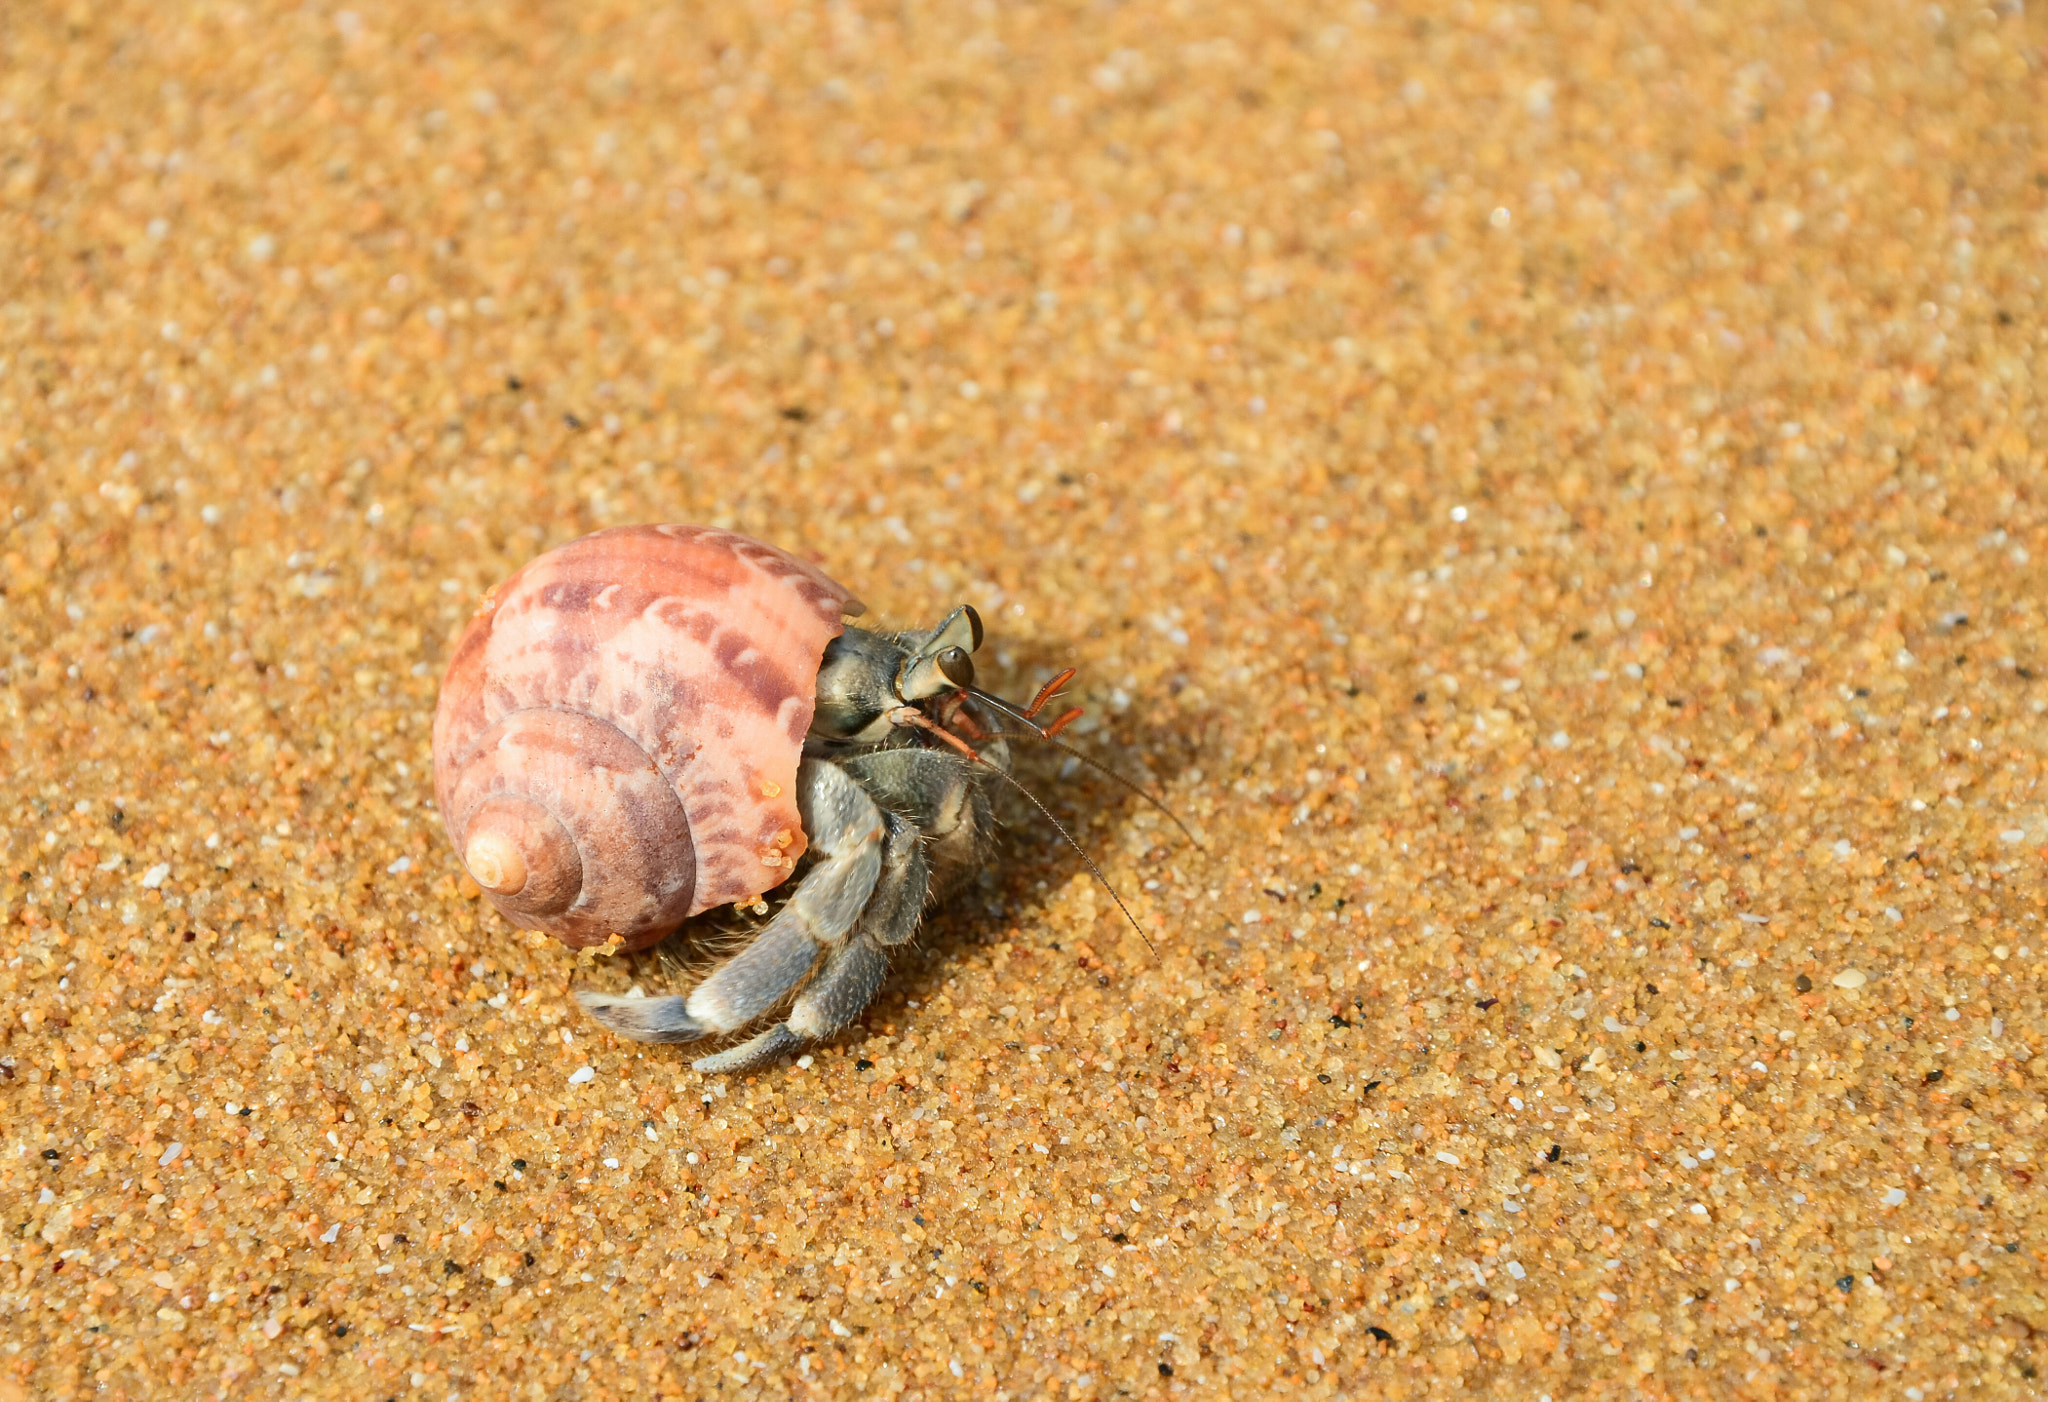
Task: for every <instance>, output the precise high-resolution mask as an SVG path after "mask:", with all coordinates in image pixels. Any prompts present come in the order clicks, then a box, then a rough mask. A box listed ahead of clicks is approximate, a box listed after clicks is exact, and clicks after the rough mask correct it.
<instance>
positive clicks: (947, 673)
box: [932, 647, 974, 687]
mask: <svg viewBox="0 0 2048 1402" xmlns="http://www.w3.org/2000/svg"><path fill="white" fill-rule="evenodd" d="M932 660H933V661H935V662H937V663H938V664H939V674H940V675H941V676H943V677H945V679H946V680H947V681H949V682H951V683H953V685H955V686H958V687H969V686H973V685H974V659H973V658H971V657H969V656H968V655H967V651H966V649H965V648H957V647H949V648H947V649H946V650H945V651H944V652H942V653H940V654H939V655H938V656H937V657H936V658H934V659H932Z"/></svg>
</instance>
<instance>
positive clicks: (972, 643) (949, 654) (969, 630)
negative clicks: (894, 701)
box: [896, 604, 981, 701]
mask: <svg viewBox="0 0 2048 1402" xmlns="http://www.w3.org/2000/svg"><path fill="white" fill-rule="evenodd" d="M906 641H914V645H915V647H916V651H914V652H912V653H911V654H910V655H909V656H908V657H906V658H905V659H904V660H903V665H902V667H901V668H899V669H898V671H897V673H896V694H897V695H898V696H901V697H902V698H903V699H904V700H905V701H923V700H925V699H927V698H928V697H933V696H937V695H938V694H939V693H940V692H942V691H950V690H953V689H954V688H957V687H964V686H968V685H971V684H972V683H973V681H974V659H973V658H971V657H969V656H968V654H969V653H970V652H972V651H974V649H975V648H977V647H979V646H981V618H980V616H979V615H978V614H976V613H975V611H974V610H973V609H971V608H969V607H967V605H965V604H962V605H961V606H960V607H959V608H956V609H954V610H953V611H952V612H951V613H950V614H947V615H946V621H945V622H944V623H941V624H940V625H939V626H938V627H936V628H934V629H932V631H931V632H929V633H913V634H909V635H907V637H906Z"/></svg>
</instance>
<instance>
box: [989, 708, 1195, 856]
mask: <svg viewBox="0 0 2048 1402" xmlns="http://www.w3.org/2000/svg"><path fill="white" fill-rule="evenodd" d="M975 695H976V696H981V693H980V692H976V693H975ZM983 699H985V700H991V701H993V700H995V698H994V697H984V698H983ZM997 704H998V705H1000V704H1001V703H1000V702H997ZM995 734H997V735H1000V736H1001V737H1003V738H1004V739H1005V740H1037V741H1040V742H1042V743H1044V744H1047V745H1050V746H1052V747H1053V748H1054V749H1056V750H1058V751H1059V752H1060V753H1062V754H1068V755H1072V756H1073V757H1074V758H1075V759H1077V760H1079V761H1081V763H1083V764H1085V765H1087V766H1088V767H1089V768H1090V769H1092V770H1094V771H1095V772H1096V773H1097V774H1100V775H1102V776H1103V777H1104V778H1105V779H1108V780H1111V781H1112V782H1114V783H1116V784H1118V785H1120V786H1121V787H1123V788H1125V789H1128V790H1129V791H1130V792H1132V793H1134V794H1136V795H1137V796H1138V797H1139V798H1142V799H1144V800H1145V802H1147V803H1149V804H1151V805H1152V806H1153V807H1154V808H1157V809H1158V810H1159V811H1160V812H1162V813H1164V814H1165V815H1166V816H1167V817H1169V818H1171V819H1172V820H1173V825H1174V826H1175V827H1177V828H1179V829H1180V835H1181V836H1182V837H1185V838H1186V839H1187V840H1188V841H1189V842H1191V843H1193V844H1194V847H1195V850H1196V851H1197V852H1206V851H1208V850H1209V849H1208V848H1207V847H1204V846H1203V845H1202V839H1200V838H1199V837H1196V836H1195V834H1194V832H1193V831H1192V830H1191V829H1190V828H1189V827H1188V825H1187V824H1186V823H1184V822H1182V821H1181V816H1180V814H1178V813H1176V812H1174V811H1173V810H1172V809H1171V808H1168V807H1167V806H1166V801H1165V800H1164V799H1162V798H1160V797H1158V796H1157V795H1156V794H1154V793H1152V792H1151V791H1150V790H1149V789H1147V788H1145V786H1144V785H1142V784H1140V783H1138V782H1137V781H1136V780H1135V779H1128V778H1126V777H1124V776H1123V775H1122V774H1119V773H1117V772H1116V771H1115V770H1114V769H1111V768H1110V767H1109V766H1108V765H1106V764H1104V763H1103V762H1102V761H1101V760H1099V759H1095V758H1093V757H1091V756H1089V755H1087V754H1084V753H1082V752H1081V751H1080V750H1077V749H1075V748H1074V747H1073V746H1072V745H1069V744H1068V743H1067V742H1066V741H1064V740H1059V739H1055V738H1054V737H1053V736H1050V735H1048V734H1046V733H1045V732H1044V731H1043V730H1039V729H1036V728H1035V727H1034V728H1032V729H1029V730H998V731H996V732H995Z"/></svg>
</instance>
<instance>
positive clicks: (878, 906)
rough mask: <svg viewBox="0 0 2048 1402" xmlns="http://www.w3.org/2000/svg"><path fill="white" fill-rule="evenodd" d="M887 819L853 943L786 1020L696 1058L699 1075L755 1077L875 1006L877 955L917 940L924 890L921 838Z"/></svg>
mask: <svg viewBox="0 0 2048 1402" xmlns="http://www.w3.org/2000/svg"><path fill="white" fill-rule="evenodd" d="M887 816H888V823H889V838H888V841H887V843H886V844H885V845H884V847H883V850H882V872H881V877H880V879H879V880H877V881H876V882H875V890H874V895H873V896H871V897H870V898H869V900H868V906H867V909H866V910H865V911H863V912H862V913H861V917H860V924H859V925H858V926H857V927H856V928H855V930H854V934H853V937H852V938H851V939H849V940H847V941H846V942H845V943H844V944H841V945H839V946H837V947H836V948H834V949H832V950H831V951H830V952H828V953H827V954H826V956H825V962H824V964H823V966H822V967H820V969H819V970H818V976H817V978H815V979H813V980H812V981H811V984H810V986H809V987H808V988H806V989H804V991H803V992H801V993H799V994H798V995H797V997H796V1002H795V1003H793V1004H792V1005H791V1006H790V1010H789V1017H788V1018H787V1019H786V1020H784V1021H782V1022H779V1023H777V1024H776V1025H775V1026H773V1027H771V1028H769V1029H768V1030H767V1031H765V1032H762V1033H760V1034H759V1035H758V1036H755V1037H752V1038H750V1039H748V1040H747V1041H744V1042H742V1043H740V1044H739V1045H738V1046H736V1047H732V1048H729V1049H727V1050H725V1051H722V1052H719V1053H717V1054H716V1055H714V1056H707V1057H703V1058H701V1059H699V1060H698V1061H697V1062H696V1067H697V1069H698V1070H699V1071H703V1072H706V1073H708V1074H712V1075H724V1074H731V1073H733V1072H743V1071H753V1070H757V1069H759V1068H760V1067H763V1066H766V1065H768V1064H769V1063H770V1062H772V1061H774V1060H775V1059H776V1058H778V1057H781V1056H786V1055H788V1054H789V1053H791V1052H794V1051H798V1050H800V1049H802V1048H803V1047H804V1046H806V1045H808V1044H809V1043H812V1042H822V1041H824V1040H825V1039H826V1038H828V1037H833V1036H836V1035H838V1033H839V1032H840V1031H841V1030H842V1029H844V1028H845V1027H846V1025H847V1024H848V1023H850V1022H852V1021H853V1020H854V1019H855V1018H857V1017H859V1016H860V1015H861V1012H862V1010H863V1009H865V1008H866V1007H867V1005H868V1004H869V1003H871V1002H873V1001H874V998H875V994H876V993H878V992H880V991H881V987H882V981H883V979H885V978H886V977H887V976H888V973H889V960H888V956H887V955H885V954H884V953H883V952H882V949H883V947H884V946H887V945H896V944H902V943H903V942H904V941H905V940H907V939H909V938H910V937H911V936H912V935H913V934H915V933H917V927H918V924H919V922H920V921H922V920H923V919H924V904H925V896H926V894H927V892H928V891H929V889H930V874H929V870H928V868H927V867H926V865H925V859H924V840H923V838H922V837H921V835H920V834H919V833H918V831H917V829H916V828H914V827H912V826H911V825H910V824H909V823H908V822H906V821H904V820H903V819H901V818H898V817H896V816H895V815H893V814H890V815H887Z"/></svg>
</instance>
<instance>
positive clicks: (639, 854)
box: [434, 526, 859, 948]
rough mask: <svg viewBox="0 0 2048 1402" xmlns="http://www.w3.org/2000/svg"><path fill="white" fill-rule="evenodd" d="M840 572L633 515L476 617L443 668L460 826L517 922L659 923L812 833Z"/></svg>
mask: <svg viewBox="0 0 2048 1402" xmlns="http://www.w3.org/2000/svg"><path fill="white" fill-rule="evenodd" d="M858 607H859V606H858V605H857V604H853V603H852V602H851V599H850V596H849V595H848V594H847V592H846V591H845V590H844V589H841V588H840V587H839V586H838V585H836V584H834V583H833V582H832V581H831V580H829V579H827V578H826V577H825V576H824V575H822V574H820V573H819V572H818V571H817V570H815V569H813V568H812V567H811V566H809V565H806V564H804V563H803V562H802V561H799V560H796V559H794V558H793V557H791V556H788V555H785V554H784V553H783V552H781V551H779V550H776V549H774V548H773V547H771V546H767V545H763V544H761V543H760V542H758V541H753V540H749V539H747V538H746V537H744V536H739V535H734V534H732V533H731V532H727V531H717V530H709V529H705V528H701V527H693V526H638V527H625V528H622V529H618V530H611V531H601V532H599V533H597V534H596V535H592V536H586V537H584V538H583V539H581V540H578V541H572V542H571V543H570V544H568V545H565V546H563V547H561V548H560V549H558V550H555V551H551V552H550V553H548V554H546V555H543V556H541V557H540V558H539V559H537V560H535V561H533V562H532V563H531V564H529V565H527V566H526V568H525V569H523V570H521V571H520V572H519V573H518V574H516V575H514V576H513V578H512V579H511V580H509V581H507V582H506V584H505V585H504V586H502V587H501V588H500V589H499V590H498V591H496V594H495V597H494V598H493V599H492V600H491V601H489V602H488V603H487V604H486V606H485V608H484V609H483V610H481V611H480V612H479V613H478V615H477V617H476V618H474V619H473V620H471V623H470V625H469V628H468V630H467V632H465V634H464V635H463V637H462V639H461V641H460V643H459V644H458V645H457V647H456V652H455V656H454V658H453V660H452V661H451V663H450V665H449V669H448V674H447V677H446V678H445V679H444V681H443V683H442V690H441V703H440V708H439V710H438V711H437V713H436V715H435V723H434V761H435V767H434V776H435V788H436V794H437V798H438V799H439V802H440V808H441V814H442V818H443V821H444V822H445V823H446V824H447V827H448V833H449V837H450V838H451V839H452V840H453V842H454V844H455V849H456V851H457V853H458V854H460V855H461V856H462V858H463V863H464V866H465V867H466V868H467V869H468V871H469V873H470V875H471V877H472V878H473V879H474V880H475V881H476V883H477V885H478V886H480V887H482V888H483V890H484V892H485V893H486V894H487V895H488V896H489V898H490V900H491V902H492V904H494V905H495V906H497V907H498V909H499V910H500V911H501V912H503V913H504V914H505V916H506V917H507V918H508V919H510V920H511V921H512V922H513V923H514V924H517V925H521V926H525V927H527V928H533V929H542V930H546V931H548V932H549V933H551V934H554V935H556V936H557V937H559V938H560V939H562V940H563V941H565V942H566V943H569V944H573V945H585V944H597V943H602V942H603V941H604V940H606V939H607V938H608V937H609V936H611V935H612V934H614V933H616V934H618V935H621V936H622V937H624V939H625V942H626V945H627V947H629V948H639V947H643V946H645V945H647V944H651V943H653V942H654V941H656V940H658V939H660V938H661V937H662V936H663V935H664V934H666V933H667V931H668V930H669V929H671V928H673V927H674V926H675V925H676V924H678V923H679V922H681V921H682V920H683V919H685V918H687V917H688V916H690V915H694V914H696V913H698V912H699V911H703V910H708V909H710V908H712V907H713V906H718V905H724V904H729V903H732V902H735V901H743V900H750V899H752V898H753V897H755V896H758V895H759V894H761V893H762V892H763V891H766V890H768V889H769V888H771V887H773V886H775V885H776V884H778V883H779V882H780V881H782V880H783V879H784V878H785V877H786V876H787V875H788V874H789V870H790V867H791V865H792V863H793V859H794V858H795V857H796V856H797V855H798V854H799V853H801V852H802V850H803V829H802V825H801V822H800V820H799V818H798V816H797V811H796V801H795V793H796V782H795V781H796V767H797V763H798V761H799V760H800V759H801V757H802V750H803V739H804V735H805V733H806V731H807V730H808V729H809V727H810V721H811V713H812V708H813V705H814V703H815V700H816V686H817V669H818V662H819V659H820V657H821V656H822V655H823V653H824V649H825V645H826V644H827V643H828V642H830V641H831V639H832V638H834V637H836V636H838V634H839V633H840V631H841V630H842V626H843V625H842V624H841V623H840V621H839V620H840V615H841V613H842V611H857V610H858Z"/></svg>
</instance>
